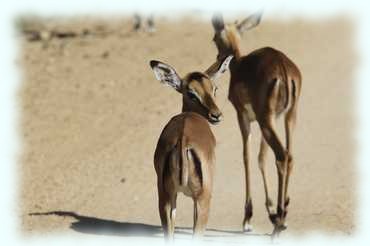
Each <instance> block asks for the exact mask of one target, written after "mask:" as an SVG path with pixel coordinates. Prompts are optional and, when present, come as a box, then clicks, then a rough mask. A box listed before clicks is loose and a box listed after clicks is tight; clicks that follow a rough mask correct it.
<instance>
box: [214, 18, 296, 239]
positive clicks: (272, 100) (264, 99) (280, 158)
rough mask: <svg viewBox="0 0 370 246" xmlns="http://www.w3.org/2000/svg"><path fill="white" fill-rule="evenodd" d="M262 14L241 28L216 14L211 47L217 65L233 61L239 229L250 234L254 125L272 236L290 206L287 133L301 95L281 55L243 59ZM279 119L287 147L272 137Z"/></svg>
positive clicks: (260, 53)
mask: <svg viewBox="0 0 370 246" xmlns="http://www.w3.org/2000/svg"><path fill="white" fill-rule="evenodd" d="M261 15H262V13H256V14H253V15H251V16H250V17H248V18H246V19H244V20H243V21H241V22H240V23H233V24H225V23H224V21H223V18H222V16H221V15H220V14H216V15H214V16H213V18H212V24H213V27H214V31H215V34H214V38H213V41H214V43H215V44H216V47H217V49H218V55H217V60H222V59H224V57H227V56H229V55H233V56H234V59H233V60H232V61H231V63H230V68H229V69H230V74H231V77H230V86H229V96H228V98H229V100H230V101H231V103H232V104H233V106H234V107H235V109H236V113H237V116H238V122H239V127H240V130H241V134H242V138H243V156H244V168H245V181H246V182H245V183H246V197H245V211H244V220H243V229H244V230H245V231H249V230H251V225H250V219H251V217H252V199H251V193H250V172H249V146H248V145H249V142H250V129H251V127H250V124H251V122H253V121H257V122H258V125H259V127H260V129H261V131H262V138H261V145H260V152H259V155H258V161H259V168H260V170H261V173H262V177H263V182H264V189H265V196H266V202H265V204H266V209H267V212H268V213H269V218H270V220H271V222H272V223H273V224H274V233H273V234H274V235H275V233H276V234H278V233H279V232H280V231H282V230H284V229H286V224H285V218H286V215H287V208H288V204H289V196H288V184H289V176H290V173H291V170H292V167H293V157H292V131H293V127H294V124H295V120H296V112H297V104H298V98H299V95H300V91H301V73H300V71H299V69H298V67H297V66H296V65H295V64H294V63H293V62H292V61H291V60H290V59H289V58H288V57H287V56H286V55H284V54H283V53H282V52H280V51H278V50H276V49H273V48H270V47H265V48H261V49H258V50H255V51H253V52H252V53H250V54H248V55H246V56H242V55H241V52H240V36H241V34H243V33H244V32H245V31H247V30H249V29H251V28H253V27H255V26H256V25H258V24H259V22H260V19H261ZM280 115H284V120H285V140H286V146H284V145H283V143H282V141H281V139H280V138H279V136H278V135H277V131H276V127H275V120H276V118H277V117H278V116H280ZM267 144H268V145H269V146H270V147H271V149H272V150H273V152H274V155H275V159H276V167H277V174H278V199H277V209H276V212H275V211H273V210H272V207H273V204H272V201H271V199H270V197H269V193H268V184H267V180H266V174H265V155H266V150H267Z"/></svg>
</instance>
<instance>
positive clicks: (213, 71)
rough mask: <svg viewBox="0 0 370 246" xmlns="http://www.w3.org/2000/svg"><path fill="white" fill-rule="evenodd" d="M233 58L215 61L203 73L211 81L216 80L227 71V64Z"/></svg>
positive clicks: (228, 57)
mask: <svg viewBox="0 0 370 246" xmlns="http://www.w3.org/2000/svg"><path fill="white" fill-rule="evenodd" d="M233 57H234V56H227V57H225V58H224V59H222V60H217V61H216V62H215V63H214V64H212V65H211V66H210V67H209V68H208V69H207V70H206V72H205V73H206V74H207V75H208V76H209V78H210V79H211V80H212V81H214V80H216V79H217V78H218V77H220V75H221V74H223V73H224V72H225V71H226V70H227V69H229V64H230V61H231V59H233Z"/></svg>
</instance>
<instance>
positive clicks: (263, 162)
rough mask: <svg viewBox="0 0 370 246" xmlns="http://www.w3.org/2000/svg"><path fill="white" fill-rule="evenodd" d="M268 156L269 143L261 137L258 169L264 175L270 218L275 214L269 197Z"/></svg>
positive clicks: (266, 201)
mask: <svg viewBox="0 0 370 246" xmlns="http://www.w3.org/2000/svg"><path fill="white" fill-rule="evenodd" d="M266 154H267V143H266V140H265V139H264V137H263V136H261V145H260V152H259V154H258V167H259V169H260V171H261V174H262V179H263V186H264V189H265V206H266V210H267V213H268V214H269V216H272V215H273V214H274V211H273V206H274V205H273V202H272V200H271V198H270V196H269V191H268V190H269V188H268V182H267V177H266V169H265V167H266Z"/></svg>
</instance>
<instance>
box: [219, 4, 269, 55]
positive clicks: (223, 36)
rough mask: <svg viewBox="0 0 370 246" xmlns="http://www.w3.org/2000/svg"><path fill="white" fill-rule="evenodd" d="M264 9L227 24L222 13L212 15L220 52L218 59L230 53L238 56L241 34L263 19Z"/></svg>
mask: <svg viewBox="0 0 370 246" xmlns="http://www.w3.org/2000/svg"><path fill="white" fill-rule="evenodd" d="M261 16H262V11H260V12H257V13H255V14H252V15H251V16H249V17H247V18H246V19H244V20H242V21H241V22H238V21H236V22H235V23H230V24H225V23H224V20H223V18H222V15H221V14H219V13H218V14H215V15H214V16H213V17H212V25H213V29H214V31H215V35H214V37H213V42H214V43H215V44H216V47H217V50H218V54H217V59H222V58H223V57H226V56H229V55H235V56H237V55H238V54H237V53H238V52H239V41H240V38H241V35H242V34H243V33H244V32H245V31H247V30H249V29H252V28H253V27H255V26H257V25H258V24H259V23H260V21H261Z"/></svg>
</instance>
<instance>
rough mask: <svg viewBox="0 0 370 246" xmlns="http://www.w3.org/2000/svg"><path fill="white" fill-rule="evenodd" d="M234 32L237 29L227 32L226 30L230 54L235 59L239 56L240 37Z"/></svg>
mask: <svg viewBox="0 0 370 246" xmlns="http://www.w3.org/2000/svg"><path fill="white" fill-rule="evenodd" d="M236 32H237V30H234V29H231V30H230V31H229V32H227V36H228V39H229V42H230V47H231V52H232V55H233V56H234V58H235V59H236V60H239V59H240V57H241V53H240V37H239V35H238V34H237V33H236Z"/></svg>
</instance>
